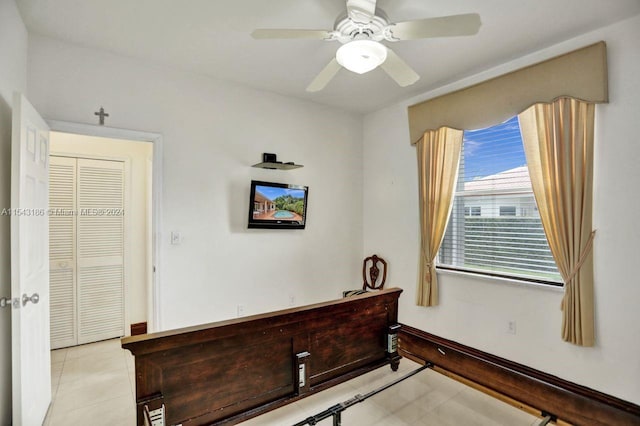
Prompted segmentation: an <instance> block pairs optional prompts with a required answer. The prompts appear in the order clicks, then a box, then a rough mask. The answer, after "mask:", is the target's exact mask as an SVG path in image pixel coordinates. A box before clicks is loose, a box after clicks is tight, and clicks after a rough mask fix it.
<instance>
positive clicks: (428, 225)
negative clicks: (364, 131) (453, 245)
mask: <svg viewBox="0 0 640 426" xmlns="http://www.w3.org/2000/svg"><path fill="white" fill-rule="evenodd" d="M462 136H463V132H462V130H455V129H451V128H448V127H441V128H440V129H438V130H430V131H427V132H426V133H425V134H424V136H423V137H422V140H420V141H418V142H417V143H416V145H417V154H418V179H419V190H420V198H419V203H420V230H421V234H422V249H421V253H420V280H419V282H418V295H417V304H418V305H419V306H434V305H437V304H438V282H437V280H436V269H435V265H434V259H435V257H436V255H437V254H438V249H439V248H440V244H441V243H442V238H443V236H444V231H445V229H446V227H447V221H448V220H449V214H450V213H451V205H452V200H453V192H454V190H455V186H456V185H455V184H456V179H457V177H458V163H459V162H460V151H461V149H462Z"/></svg>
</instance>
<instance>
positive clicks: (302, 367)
mask: <svg viewBox="0 0 640 426" xmlns="http://www.w3.org/2000/svg"><path fill="white" fill-rule="evenodd" d="M401 292H402V290H401V289H397V288H392V289H388V290H382V291H379V292H372V293H369V294H364V295H359V296H354V297H352V298H347V299H339V300H336V301H332V302H327V303H320V304H316V305H309V306H304V307H300V308H294V309H287V310H283V311H278V312H272V313H267V314H261V315H254V316H250V317H245V318H239V319H234V320H228V321H221V322H216V323H212V324H205V325H200V326H195V327H189V328H183V329H179V330H171V331H166V332H161V333H153V334H145V335H140V336H132V337H127V338H124V339H122V347H123V348H125V349H128V350H129V351H131V353H132V354H133V355H134V356H135V366H136V404H137V419H138V420H137V421H138V425H144V424H145V417H146V416H147V415H148V416H149V417H152V416H153V415H158V416H159V415H162V416H163V418H164V422H165V424H167V425H176V424H182V425H185V426H186V425H205V424H206V425H208V424H236V423H238V422H240V421H243V420H246V419H248V418H250V417H253V416H256V415H258V414H261V413H264V412H266V411H269V410H272V409H275V408H277V407H280V406H282V405H285V404H288V403H290V402H293V401H295V400H297V399H300V398H303V397H305V396H307V395H310V394H312V393H315V392H318V391H320V390H322V389H326V388H327V387H330V386H333V385H335V384H337V383H341V382H343V381H345V380H348V379H350V378H353V377H356V376H358V375H360V374H363V373H366V372H368V371H371V370H372V369H374V368H378V367H380V366H382V365H384V364H391V366H392V368H394V369H396V368H397V366H398V362H399V359H400V358H399V356H398V354H397V352H393V353H389V352H387V339H388V337H387V333H388V330H389V327H390V326H392V325H395V324H396V323H397V320H398V298H399V296H400V293H401ZM145 409H146V411H148V414H145Z"/></svg>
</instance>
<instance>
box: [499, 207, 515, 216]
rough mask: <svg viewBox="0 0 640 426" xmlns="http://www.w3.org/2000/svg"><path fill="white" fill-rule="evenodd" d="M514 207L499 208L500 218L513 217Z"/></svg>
mask: <svg viewBox="0 0 640 426" xmlns="http://www.w3.org/2000/svg"><path fill="white" fill-rule="evenodd" d="M515 215H516V206H500V216H515Z"/></svg>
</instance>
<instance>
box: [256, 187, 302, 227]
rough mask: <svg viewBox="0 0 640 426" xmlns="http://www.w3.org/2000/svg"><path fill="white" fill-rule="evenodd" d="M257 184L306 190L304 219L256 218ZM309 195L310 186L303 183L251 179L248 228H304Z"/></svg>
mask: <svg viewBox="0 0 640 426" xmlns="http://www.w3.org/2000/svg"><path fill="white" fill-rule="evenodd" d="M257 186H270V187H274V188H285V189H299V190H302V191H304V201H303V203H304V212H303V214H302V221H298V220H286V219H282V220H273V219H254V218H253V208H254V203H255V197H256V187H257ZM308 196H309V187H308V186H303V185H292V184H288V183H279V182H265V181H260V180H252V181H251V190H250V192H249V220H248V225H247V227H248V228H254V229H255V228H262V229H304V228H305V226H306V222H307V201H308Z"/></svg>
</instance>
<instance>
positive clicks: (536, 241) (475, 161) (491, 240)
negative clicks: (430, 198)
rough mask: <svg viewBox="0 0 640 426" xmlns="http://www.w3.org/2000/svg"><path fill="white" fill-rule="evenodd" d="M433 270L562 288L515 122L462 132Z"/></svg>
mask: <svg viewBox="0 0 640 426" xmlns="http://www.w3.org/2000/svg"><path fill="white" fill-rule="evenodd" d="M437 262H438V266H439V267H443V268H449V269H458V270H467V271H472V272H478V273H487V274H492V275H502V276H508V277H516V278H522V279H529V280H534V281H542V282H548V283H550V284H561V283H562V280H561V277H560V274H559V273H558V269H557V267H556V264H555V261H554V260H553V257H552V255H551V251H550V250H549V245H548V243H547V239H546V237H545V234H544V230H543V229H542V223H541V222H540V216H539V214H538V209H537V208H536V204H535V200H534V197H533V192H532V189H531V180H530V178H529V171H528V169H527V165H526V158H525V154H524V148H523V145H522V138H521V135H520V126H519V123H518V118H517V117H513V118H511V119H509V120H507V121H506V122H504V123H502V124H499V125H497V126H493V127H489V128H486V129H480V130H472V131H465V132H464V143H463V147H462V156H461V159H460V170H459V174H458V182H457V188H456V194H455V198H454V200H453V207H452V212H451V217H450V218H449V224H448V226H447V231H446V233H445V236H444V240H443V242H442V246H441V248H440V252H439V255H438V260H437Z"/></svg>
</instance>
